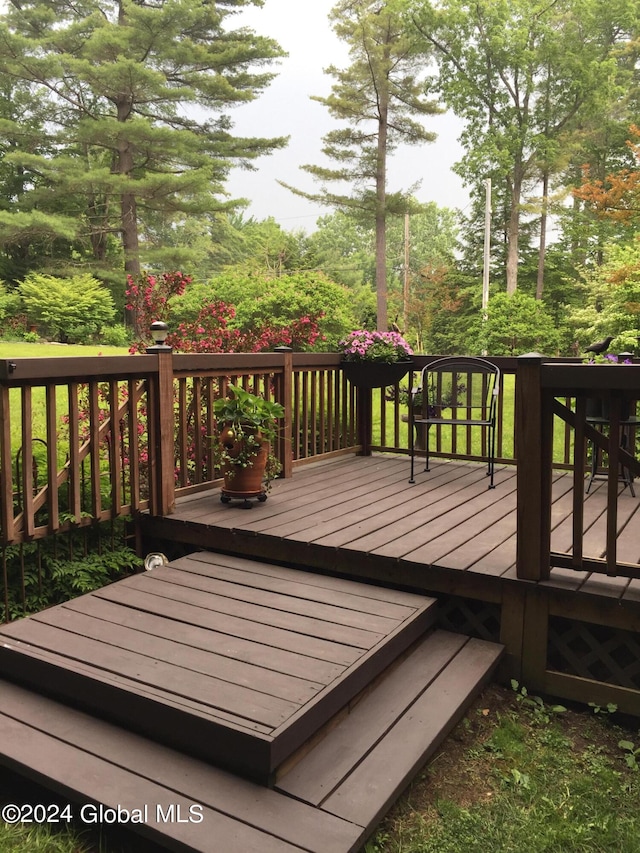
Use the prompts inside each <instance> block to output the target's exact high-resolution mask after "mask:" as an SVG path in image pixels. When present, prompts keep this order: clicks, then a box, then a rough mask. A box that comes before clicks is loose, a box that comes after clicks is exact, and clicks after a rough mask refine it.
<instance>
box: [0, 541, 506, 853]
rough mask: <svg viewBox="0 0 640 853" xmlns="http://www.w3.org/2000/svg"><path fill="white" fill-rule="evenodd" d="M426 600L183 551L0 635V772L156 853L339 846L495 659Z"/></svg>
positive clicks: (352, 846) (349, 848)
mask: <svg viewBox="0 0 640 853" xmlns="http://www.w3.org/2000/svg"><path fill="white" fill-rule="evenodd" d="M435 609H436V603H435V602H434V600H433V599H431V598H428V597H426V596H423V595H416V594H412V593H407V592H402V591H397V590H391V589H382V588H380V587H377V586H374V585H371V584H365V583H359V582H353V581H349V580H344V579H340V578H334V577H328V576H324V575H321V574H317V573H313V574H311V573H306V572H302V571H299V570H294V569H288V568H286V567H281V566H276V565H269V564H266V563H262V562H260V563H259V562H254V561H250V560H248V559H245V558H238V557H232V556H223V555H214V554H211V553H198V554H194V555H191V556H189V557H185V558H183V559H180V560H178V561H176V563H175V564H173V565H169V566H167V567H165V568H159V569H154V570H153V571H151V572H148V573H146V574H144V575H138V576H135V577H133V578H130V579H126V580H123V581H120V582H118V583H116V584H113V585H112V586H110V587H107V588H105V589H103V590H100V591H98V592H95V593H91V594H89V595H86V596H83V597H81V598H79V599H76V600H74V601H72V602H68V603H67V604H64V605H58V606H57V607H54V608H51V609H50V610H47V611H44V612H42V613H40V614H37V615H35V616H31V617H27V618H25V619H22V620H18V621H17V622H14V623H10V624H8V625H6V626H4V627H2V628H0V765H3V766H5V767H7V768H9V769H10V770H12V771H14V772H17V773H19V774H20V775H21V776H24V777H26V778H28V779H30V780H32V781H35V782H37V783H38V784H40V785H44V786H45V787H46V788H49V789H50V790H52V791H53V792H55V794H56V795H57V796H58V797H62V798H64V799H65V800H66V801H67V802H69V803H70V804H71V805H70V808H71V809H72V813H73V814H74V815H75V816H76V818H78V819H79V821H80V823H82V822H85V823H91V822H92V819H93V818H94V816H95V815H96V814H97V815H98V817H97V819H96V820H95V821H93V822H95V823H101V824H104V823H108V822H109V821H111V822H112V823H114V822H115V823H119V824H124V825H125V826H126V828H128V829H132V830H133V831H136V832H139V833H141V834H142V835H144V836H146V837H147V838H148V839H150V840H151V841H153V842H156V843H157V844H158V845H159V846H161V847H162V848H166V849H170V850H176V851H199V853H218V851H220V850H224V851H225V853H247V851H250V850H256V851H257V850H260V851H261V853H263V851H264V852H265V853H295V851H298V853H302V851H307V853H355V851H356V850H359V849H360V848H361V845H362V844H363V843H364V841H365V840H366V838H367V837H368V836H369V835H370V834H371V832H372V831H373V830H374V829H375V826H376V824H377V822H378V821H379V820H380V818H381V817H382V816H383V815H384V813H385V811H386V810H387V809H388V808H389V806H390V805H391V804H392V803H393V801H394V800H395V799H396V798H397V796H398V795H399V794H400V793H401V791H402V790H403V789H404V787H405V786H406V785H407V784H408V782H409V781H410V780H411V779H412V778H413V776H414V775H415V773H416V772H417V771H418V770H419V768H420V767H421V766H422V765H423V764H424V762H425V761H426V760H427V759H428V758H429V757H430V756H431V754H432V753H433V752H434V750H435V749H436V748H437V746H438V744H440V743H441V742H442V740H443V738H444V737H446V735H447V734H448V732H449V731H450V730H451V728H452V727H453V726H454V725H455V724H456V722H457V721H458V720H459V719H460V717H461V716H462V715H463V714H464V712H465V709H466V708H467V707H468V705H469V703H470V702H471V701H472V699H473V698H474V697H475V696H476V695H477V693H478V692H479V690H480V689H481V688H482V686H483V685H484V684H486V683H487V682H488V681H489V680H490V679H491V678H492V676H493V673H494V671H495V668H496V666H497V664H498V662H499V660H500V658H501V656H502V654H503V651H504V650H503V648H502V646H500V645H498V644H495V643H490V642H486V641H483V640H478V639H472V638H469V637H465V636H463V635H460V634H455V633H451V632H446V631H442V630H437V629H433V628H432V625H433V622H434V620H435ZM248 776H250V777H252V778H246V777H248ZM256 780H259V781H256ZM266 783H269V784H266ZM100 809H101V810H102V811H100ZM105 810H106V811H105ZM109 810H111V811H110V812H109ZM101 815H102V817H100V816H101ZM118 815H119V816H120V820H119V819H118Z"/></svg>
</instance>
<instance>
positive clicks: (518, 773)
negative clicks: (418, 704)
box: [0, 685, 640, 853]
mask: <svg viewBox="0 0 640 853" xmlns="http://www.w3.org/2000/svg"><path fill="white" fill-rule="evenodd" d="M552 707H553V706H552V705H551V704H547V703H542V704H539V703H532V704H531V705H527V704H525V703H524V702H523V701H522V697H521V696H520V701H519V694H517V693H515V692H514V691H513V690H510V689H507V688H503V687H498V686H495V685H492V686H491V687H489V688H488V689H487V690H485V692H484V694H483V695H482V696H481V697H480V699H479V700H478V701H477V702H476V703H475V704H474V705H473V707H472V708H471V710H470V711H469V712H468V714H467V715H466V717H465V718H464V719H463V720H462V722H461V723H460V724H459V725H458V727H457V728H456V729H455V730H454V731H453V733H452V734H451V736H450V737H449V738H448V740H447V741H446V742H445V744H444V745H443V747H442V748H441V750H440V752H439V753H438V754H436V756H435V757H434V758H433V759H432V761H431V762H430V764H429V765H428V766H427V767H426V769H425V770H424V771H423V772H422V773H421V774H420V775H419V776H418V777H417V778H416V780H415V781H414V783H413V785H412V786H411V788H410V789H409V790H408V791H407V792H406V793H405V794H404V795H403V797H402V798H401V799H400V800H399V802H398V803H397V804H396V806H395V807H394V808H393V809H392V811H391V812H390V813H389V815H388V816H387V817H386V818H385V820H384V821H383V822H382V824H381V825H380V827H379V829H378V832H377V833H376V835H375V836H374V837H373V838H372V839H371V840H370V841H369V842H368V844H367V845H366V847H365V849H364V851H363V853H524V851H526V853H639V851H640V772H639V770H638V764H637V763H636V761H635V760H634V758H633V757H632V756H631V754H630V753H628V752H626V753H625V751H624V750H623V749H621V748H620V747H619V746H618V743H619V741H621V740H627V741H631V742H634V743H635V744H636V745H639V743H640V735H639V734H638V726H639V725H640V722H639V721H638V720H635V721H631V722H630V721H629V719H628V718H627V719H626V720H620V721H619V720H617V715H616V714H615V713H614V714H609V713H607V712H606V710H605V711H603V712H602V713H599V714H595V713H594V712H593V711H591V710H589V709H578V710H567V711H566V712H564V713H554V712H553V711H552ZM627 756H629V759H630V760H629V763H627V761H626V760H625V759H626V758H627ZM630 764H631V765H633V766H629V765H630ZM1 778H2V777H1V776H0V779H1ZM31 795H32V796H33V797H34V799H31V800H29V799H28V797H29V789H25V790H22V791H20V792H19V794H18V793H16V787H15V782H14V781H12V782H11V784H9V785H4V786H3V785H2V784H1V783H0V799H1V800H2V801H3V802H6V801H7V800H8V801H10V802H18V799H17V798H18V797H19V802H29V801H31V802H45V803H48V802H51V795H50V794H47V793H46V792H45V793H43V792H41V791H40V792H37V791H31ZM43 797H44V799H43ZM25 798H27V799H25ZM37 798H39V799H37ZM151 850H154V848H153V846H148V845H147V844H145V843H144V842H143V841H142V840H140V839H137V838H135V837H133V836H128V835H126V834H124V835H119V836H114V835H112V834H110V833H108V832H105V833H104V834H103V835H96V834H93V835H87V834H84V835H83V834H79V832H78V831H77V830H76V829H73V830H70V831H65V832H51V831H49V830H45V829H44V828H34V827H32V826H31V827H13V826H11V827H9V826H6V825H4V824H0V853H18V851H20V853H142V851H151ZM220 853H223V851H220ZM247 853H253V851H247ZM256 853H258V851H256Z"/></svg>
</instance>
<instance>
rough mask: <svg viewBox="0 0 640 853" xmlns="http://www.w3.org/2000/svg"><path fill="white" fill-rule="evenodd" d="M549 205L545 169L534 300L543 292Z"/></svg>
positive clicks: (540, 296)
mask: <svg viewBox="0 0 640 853" xmlns="http://www.w3.org/2000/svg"><path fill="white" fill-rule="evenodd" d="M548 203H549V169H548V168H546V167H545V170H544V174H543V176H542V211H541V213H540V242H539V245H538V277H537V279H536V299H542V294H543V291H544V262H545V255H546V253H547V206H548Z"/></svg>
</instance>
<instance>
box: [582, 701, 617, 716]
mask: <svg viewBox="0 0 640 853" xmlns="http://www.w3.org/2000/svg"><path fill="white" fill-rule="evenodd" d="M589 707H590V708H592V709H593V713H594V714H604V715H605V716H606V715H607V714H608V715H609V716H611V715H612V714H615V713H616V711H617V710H618V706H617V705H616V703H615V702H607V704H606V705H604V706H602V705H598V704H597V703H596V702H589Z"/></svg>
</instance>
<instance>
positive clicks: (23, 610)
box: [0, 522, 140, 622]
mask: <svg viewBox="0 0 640 853" xmlns="http://www.w3.org/2000/svg"><path fill="white" fill-rule="evenodd" d="M121 527H122V522H120V524H119V529H121ZM118 540H119V541H116V540H115V539H114V538H113V536H112V531H111V530H109V528H108V527H107V526H106V525H101V526H99V527H98V528H92V529H91V530H87V529H83V530H76V531H72V532H71V533H68V534H63V535H61V536H59V537H50V538H49V539H45V540H42V541H40V542H32V543H26V544H24V545H10V546H8V547H7V549H6V560H7V577H8V590H7V592H8V599H9V615H10V617H11V618H12V619H15V618H18V617H20V616H24V615H26V614H28V613H36V612H38V611H39V610H42V609H43V608H45V607H50V606H51V605H53V604H60V603H61V602H63V601H67V600H68V599H70V598H74V597H75V596H77V595H82V594H83V593H86V592H91V591H92V590H94V589H100V588H101V587H103V586H106V585H107V584H110V583H112V582H113V581H114V580H117V579H118V578H120V577H123V576H125V575H127V574H131V573H132V572H133V571H134V570H135V569H136V568H139V567H140V560H139V558H138V557H137V556H136V554H135V552H134V551H133V550H132V549H131V548H129V547H127V546H125V545H121V544H119V543H120V542H121V541H122V539H121V537H120V536H118ZM23 578H24V599H23V595H22V587H23ZM2 600H4V597H3V598H2ZM5 616H6V614H5V612H4V608H1V609H0V622H2V621H3V620H4V618H5Z"/></svg>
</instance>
